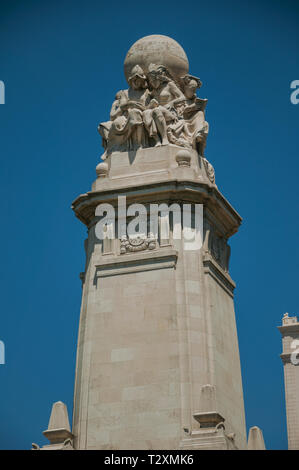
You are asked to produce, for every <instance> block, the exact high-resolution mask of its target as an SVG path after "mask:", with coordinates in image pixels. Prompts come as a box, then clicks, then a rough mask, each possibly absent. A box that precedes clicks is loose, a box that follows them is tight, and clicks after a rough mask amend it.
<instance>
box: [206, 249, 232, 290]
mask: <svg viewBox="0 0 299 470" xmlns="http://www.w3.org/2000/svg"><path fill="white" fill-rule="evenodd" d="M203 265H204V273H205V274H209V275H210V276H211V277H212V278H213V279H214V280H215V281H216V282H218V284H219V285H220V286H221V287H222V288H223V289H224V290H225V291H226V292H227V293H228V294H229V295H230V296H231V297H233V296H234V294H233V292H234V289H235V287H236V284H235V283H234V281H233V280H232V278H231V277H230V275H229V274H228V273H227V272H225V271H224V270H223V269H222V268H221V267H220V266H219V264H218V263H217V262H216V261H215V260H214V258H213V257H212V255H211V254H210V253H209V252H206V253H204V255H203Z"/></svg>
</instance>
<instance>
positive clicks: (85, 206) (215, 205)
mask: <svg viewBox="0 0 299 470" xmlns="http://www.w3.org/2000/svg"><path fill="white" fill-rule="evenodd" d="M124 195H125V196H126V197H127V204H132V203H135V202H139V203H140V204H147V203H157V202H158V203H161V202H165V201H167V202H169V203H171V202H174V201H177V202H178V201H182V202H185V203H198V204H203V205H204V206H205V207H206V208H207V209H208V210H209V211H210V212H211V213H213V216H214V217H215V219H217V221H218V223H219V224H221V226H222V230H223V235H224V236H225V237H226V238H228V237H230V236H231V235H233V234H234V233H236V232H237V230H238V228H239V226H240V224H241V222H242V218H241V217H240V215H239V214H238V213H237V212H236V211H235V210H234V209H233V207H232V206H231V205H230V204H229V202H228V201H227V200H226V199H225V198H224V197H223V196H222V194H221V193H220V192H219V191H218V189H217V188H216V187H214V186H209V185H207V184H205V183H201V182H196V181H191V180H190V181H180V180H176V179H175V180H169V181H167V182H160V183H154V184H142V185H136V186H134V187H126V188H121V189H118V190H117V191H116V190H115V189H113V190H105V191H90V192H88V193H85V194H81V195H80V196H79V197H77V199H75V200H74V202H73V204H72V209H73V210H74V212H75V214H76V216H77V217H78V218H79V219H80V220H81V221H82V222H83V223H84V224H85V225H87V226H88V227H89V226H90V224H91V223H92V221H93V219H94V218H95V208H96V207H97V206H98V205H99V204H101V203H110V204H112V205H113V206H114V207H116V206H117V201H118V199H117V198H118V196H124Z"/></svg>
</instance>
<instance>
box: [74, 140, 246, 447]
mask: <svg viewBox="0 0 299 470" xmlns="http://www.w3.org/2000/svg"><path fill="white" fill-rule="evenodd" d="M181 150H182V149H181V148H180V147H177V146H176V145H165V146H160V147H154V148H147V149H139V150H137V151H135V152H119V153H117V152H116V153H113V154H112V155H111V156H110V157H109V158H108V159H107V160H106V161H105V168H103V169H102V168H100V169H99V168H97V173H98V178H97V180H96V181H95V183H94V184H93V186H92V191H90V192H88V193H86V194H83V195H81V196H79V197H78V198H77V199H76V200H75V201H74V203H73V209H74V211H75V214H76V216H77V217H78V218H79V219H80V220H81V221H82V222H83V223H84V224H85V225H86V226H87V228H88V238H87V240H86V242H85V249H86V267H85V272H84V273H83V274H82V275H81V279H82V283H83V293H82V307H81V317H80V325H79V337H78V350H77V367H76V384H75V397H74V416H73V434H74V436H75V438H74V446H75V448H77V449H206V448H207V449H234V448H238V449H243V448H246V432H245V418H244V405H243V392H242V381H241V372H240V360H239V350H238V339H237V331H236V324H235V313H234V301H233V291H234V288H235V284H234V282H233V280H232V279H231V277H230V275H229V254H230V249H229V246H228V244H227V241H228V239H229V237H230V236H231V235H233V234H234V233H235V232H236V231H237V229H238V227H239V224H240V223H241V218H240V216H239V215H238V214H237V212H236V211H235V210H234V209H233V208H232V206H231V205H230V204H229V203H228V202H227V201H226V199H225V198H224V197H223V196H222V194H221V193H220V192H219V191H218V189H217V186H216V185H215V183H214V181H213V179H211V178H210V177H209V174H211V172H210V173H208V172H207V170H210V168H208V167H207V161H206V160H205V159H203V158H201V157H198V154H197V152H196V151H195V150H190V152H189V156H190V158H189V156H188V155H179V156H178V158H177V155H178V153H179V152H180V151H181ZM104 170H105V171H104ZM119 196H126V200H127V206H128V205H131V204H133V203H142V204H144V205H145V206H146V207H147V206H148V205H149V204H151V203H156V204H160V203H167V204H172V203H178V204H179V205H182V204H185V203H198V204H203V244H202V247H201V248H200V249H195V250H191V251H188V250H186V249H184V248H185V247H184V240H178V239H175V237H174V236H173V233H174V227H173V225H172V220H171V218H170V219H167V220H165V218H164V219H163V220H162V219H161V218H160V224H159V230H160V229H161V225H162V224H165V223H166V224H168V225H169V227H170V233H169V238H168V239H167V240H165V239H162V238H161V236H160V232H159V233H158V238H157V240H156V241H155V243H152V245H150V244H149V243H147V244H146V243H144V245H142V246H141V249H139V248H138V250H139V251H136V250H135V251H134V248H132V247H131V248H132V250H131V248H130V247H129V249H128V251H126V250H127V248H125V249H123V248H122V245H121V241H120V240H119V239H115V240H107V239H106V240H103V241H102V240H99V239H98V238H97V237H96V235H95V226H96V223H97V220H98V218H97V217H96V216H95V208H96V207H97V206H98V204H100V203H103V202H105V203H110V204H112V205H113V206H114V207H115V210H116V215H117V204H118V197H119ZM126 246H128V245H126ZM130 250H131V251H130Z"/></svg>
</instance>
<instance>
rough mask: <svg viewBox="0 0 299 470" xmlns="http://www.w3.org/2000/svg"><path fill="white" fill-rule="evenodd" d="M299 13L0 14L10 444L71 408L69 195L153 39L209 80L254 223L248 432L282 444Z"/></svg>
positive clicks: (47, 8) (239, 298) (0, 6)
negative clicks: (173, 45) (133, 64)
mask: <svg viewBox="0 0 299 470" xmlns="http://www.w3.org/2000/svg"><path fill="white" fill-rule="evenodd" d="M298 20H299V4H298V2H297V1H287V0H284V1H277V0H272V1H270V0H268V1H267V0H255V1H254V0H251V1H231V0H226V1H222V0H210V1H206V0H204V1H203V0H196V1H195V0H191V1H189V2H182V1H174V0H171V1H170V0H164V1H163V2H161V1H159V2H156V1H155V0H151V2H125V1H122V2H119V1H116V0H114V1H113V2H102V1H92V0H85V1H84V2H82V1H76V0H73V1H70V0H69V1H66V0H59V1H58V0H51V1H50V0H48V1H46V0H43V1H31V0H27V1H26V2H24V1H15V0H7V1H3V0H1V2H0V80H3V81H4V82H5V85H6V104H5V105H0V155H1V160H0V161H1V172H0V178H1V184H0V191H1V199H0V200H1V217H2V223H1V228H2V230H1V234H0V236H1V245H0V246H1V291H2V292H1V317H0V340H2V341H4V342H5V345H6V364H5V365H0V396H1V400H0V447H1V448H4V449H13V448H24V449H26V448H27V449H28V448H30V446H31V442H37V443H39V444H43V443H45V442H46V440H45V439H44V438H43V437H42V434H41V433H42V431H43V430H44V429H46V428H47V424H48V419H49V414H50V409H51V405H52V402H54V401H57V400H62V401H64V402H66V403H67V405H68V409H69V412H70V414H71V412H72V399H73V384H74V371H75V351H76V340H77V330H78V321H79V311H80V300H81V285H80V280H79V272H80V271H83V269H84V249H83V241H84V238H85V236H86V229H85V227H84V226H83V225H82V224H81V223H80V222H79V221H78V220H77V219H76V218H75V216H74V215H73V213H72V211H71V209H70V205H71V202H72V200H73V199H75V197H76V196H77V195H78V194H80V193H83V192H85V191H87V190H89V189H90V185H91V182H92V181H93V180H94V179H95V166H96V164H97V163H98V161H99V158H100V155H101V153H102V149H101V141H100V137H99V135H98V134H97V125H98V123H99V122H101V121H103V120H107V118H108V113H109V110H110V106H111V103H112V100H113V98H114V95H115V93H116V91H118V90H119V89H122V88H125V87H126V82H125V79H124V75H123V60H124V57H125V54H126V52H127V50H128V49H129V47H130V46H131V45H132V44H133V43H134V42H135V41H136V40H137V39H139V38H141V37H143V36H146V35H149V34H164V35H168V36H171V37H172V38H174V39H176V40H177V41H178V42H179V43H180V44H181V45H182V46H183V48H184V49H185V51H186V53H187V55H188V57H189V62H190V72H191V73H192V74H194V75H196V76H199V77H200V78H201V79H202V81H203V86H202V89H201V93H200V96H201V97H203V98H208V100H209V102H208V106H207V119H208V121H209V123H210V134H209V137H208V144H207V151H206V156H207V158H208V159H209V160H210V161H211V162H212V163H213V165H214V166H215V170H216V182H217V184H218V187H219V189H220V190H221V191H222V192H223V194H224V195H225V197H226V198H227V199H228V200H229V201H230V203H231V204H232V205H233V206H234V207H235V209H236V210H237V211H238V212H239V213H240V214H241V215H242V217H243V218H244V222H243V225H242V227H241V229H240V231H239V232H238V234H236V235H234V236H233V238H232V239H231V247H232V256H231V275H232V277H233V279H234V280H235V281H236V282H237V289H236V297H235V303H236V318H237V326H238V333H239V345H240V353H241V363H242V374H243V386H244V397H245V406H246V420H247V427H250V426H253V425H258V426H260V427H261V428H262V429H263V431H264V437H265V441H266V445H267V447H268V448H272V449H278V448H281V449H285V448H286V447H287V437H286V423H285V403H284V389H283V370H282V364H281V361H280V358H279V354H280V352H281V341H280V334H279V332H278V330H277V329H276V326H277V325H279V324H280V322H281V317H282V315H283V313H284V312H285V311H289V312H290V313H296V312H298V308H299V298H298V291H299V289H298V264H299V263H298V261H299V254H298V235H299V233H298V232H299V222H298V192H299V190H298V173H299V158H298V157H299V155H298V147H299V145H298V125H299V104H298V105H297V106H295V105H292V104H291V102H290V82H291V81H292V80H295V79H299V54H298V45H299V28H298Z"/></svg>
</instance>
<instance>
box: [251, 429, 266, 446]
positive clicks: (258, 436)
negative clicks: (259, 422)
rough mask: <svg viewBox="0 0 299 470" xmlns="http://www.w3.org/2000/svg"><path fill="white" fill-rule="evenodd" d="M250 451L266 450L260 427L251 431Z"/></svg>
mask: <svg viewBox="0 0 299 470" xmlns="http://www.w3.org/2000/svg"><path fill="white" fill-rule="evenodd" d="M248 450H266V446H265V441H264V437H263V431H262V430H261V429H260V428H259V427H258V426H253V427H252V428H250V429H249V436H248Z"/></svg>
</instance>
